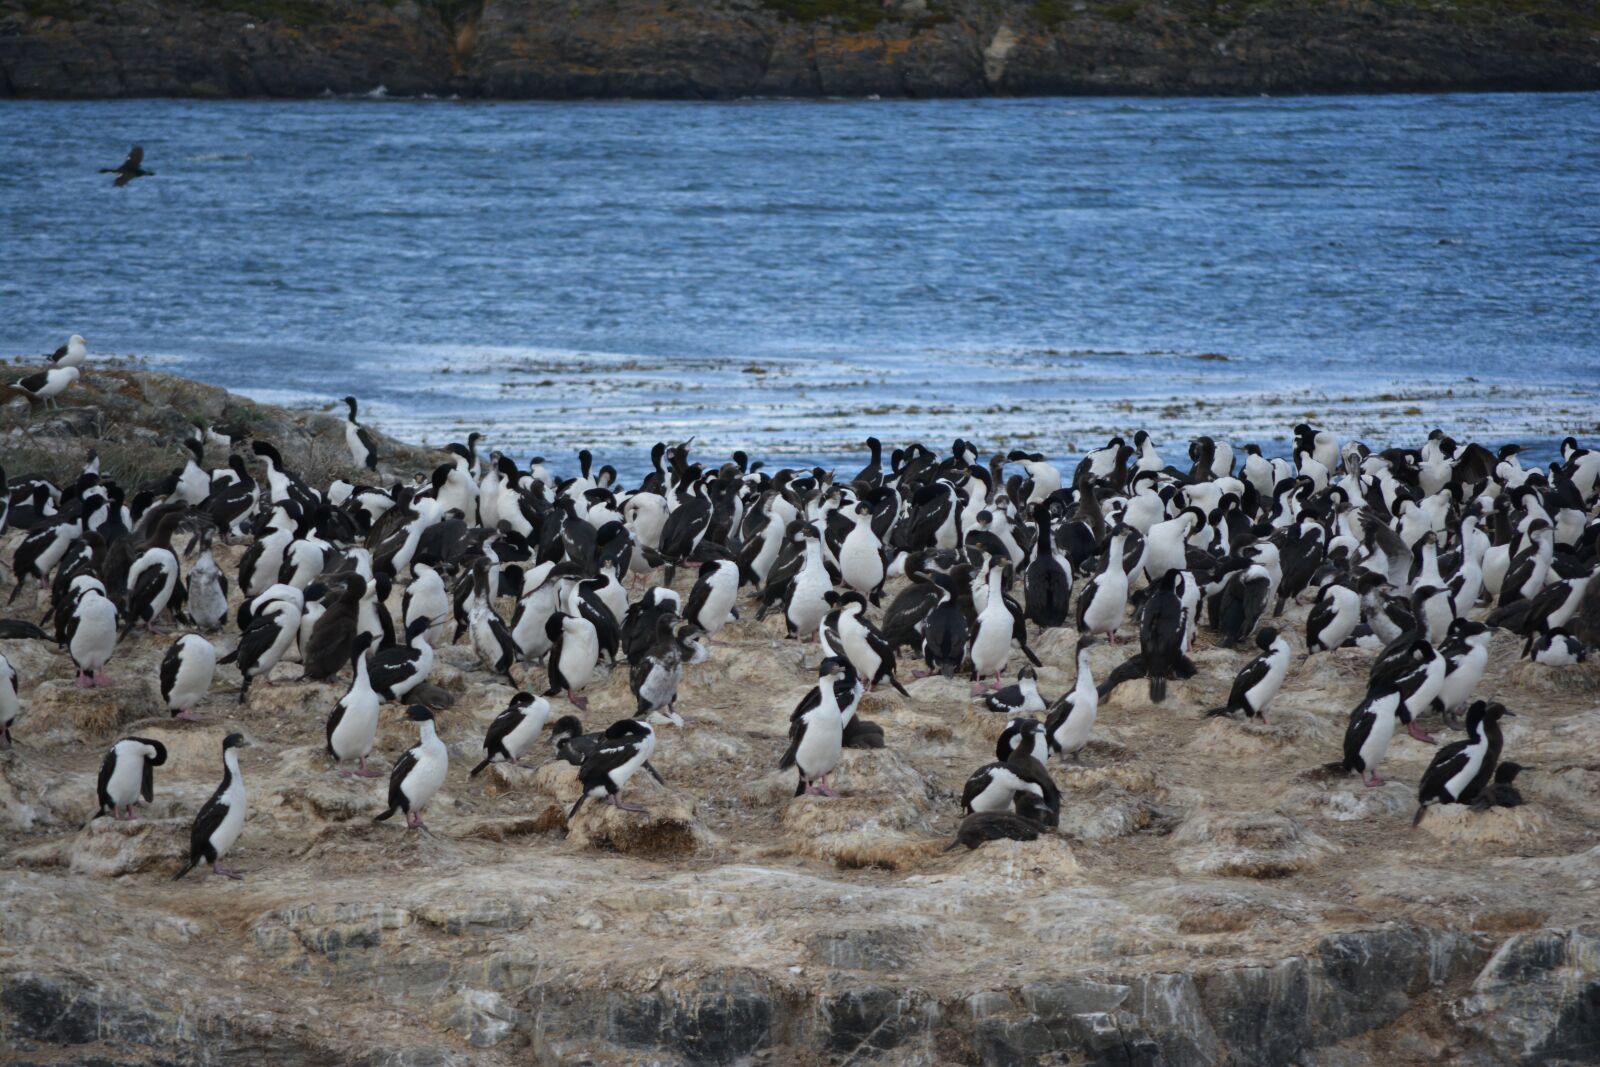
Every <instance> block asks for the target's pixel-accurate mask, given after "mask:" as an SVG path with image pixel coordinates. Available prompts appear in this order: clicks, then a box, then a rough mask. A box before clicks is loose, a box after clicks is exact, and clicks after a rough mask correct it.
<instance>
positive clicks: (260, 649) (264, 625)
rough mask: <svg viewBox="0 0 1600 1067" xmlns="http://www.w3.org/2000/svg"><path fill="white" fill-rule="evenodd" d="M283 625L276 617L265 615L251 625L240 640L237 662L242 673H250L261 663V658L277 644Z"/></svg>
mask: <svg viewBox="0 0 1600 1067" xmlns="http://www.w3.org/2000/svg"><path fill="white" fill-rule="evenodd" d="M281 625H282V624H281V623H279V622H278V618H277V616H276V615H264V616H261V617H260V618H258V619H256V620H255V621H254V622H252V623H251V625H250V629H248V630H246V631H245V632H244V636H242V637H240V638H239V648H238V650H237V662H238V664H239V670H240V671H241V672H243V673H248V672H250V671H251V670H253V669H254V668H255V665H256V664H258V663H260V662H261V657H262V656H265V655H266V654H267V652H268V651H269V650H270V649H271V648H272V646H273V645H274V644H275V643H276V642H277V640H278V634H279V633H280V632H281Z"/></svg>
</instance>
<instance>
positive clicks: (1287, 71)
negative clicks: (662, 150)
mask: <svg viewBox="0 0 1600 1067" xmlns="http://www.w3.org/2000/svg"><path fill="white" fill-rule="evenodd" d="M380 85H381V86H384V87H385V88H386V89H387V91H388V92H389V93H391V94H397V95H400V94H404V95H416V94H423V93H431V94H437V95H440V96H444V95H449V94H460V95H461V96H485V97H505V98H523V97H543V98H572V97H672V98H701V97H703V98H717V99H722V98H731V97H742V96H796V97H816V96H864V95H868V94H878V95H881V96H915V97H924V96H970V95H981V94H1011V95H1024V94H1058V93H1066V94H1102V93H1133V94H1151V93H1167V94H1177V93H1190V94H1195V93H1199V94H1209V93H1258V92H1269V93H1286V92H1386V91H1409V90H1433V89H1469V90H1478V89H1536V90H1542V89H1595V88H1600V8H1597V6H1596V4H1595V3H1594V2H1593V0H1403V2H1394V3H1385V2H1378V0H692V2H681V0H590V2H585V3H568V2H565V0H0V96H34V97H73V98H80V97H116V96H150V95H171V96H196V97H238V96H276V97H296V96H313V95H317V94H321V93H324V92H333V93H365V92H368V91H370V90H373V89H375V88H376V87H378V86H380Z"/></svg>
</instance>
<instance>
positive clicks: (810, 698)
mask: <svg viewBox="0 0 1600 1067" xmlns="http://www.w3.org/2000/svg"><path fill="white" fill-rule="evenodd" d="M821 706H822V689H821V687H820V686H815V685H814V686H812V687H811V688H810V689H807V690H806V695H805V696H803V697H801V698H800V703H798V704H796V705H795V706H794V711H792V712H790V713H789V721H790V722H799V721H800V716H802V715H804V714H805V713H806V712H808V711H810V710H811V709H812V708H819V707H821Z"/></svg>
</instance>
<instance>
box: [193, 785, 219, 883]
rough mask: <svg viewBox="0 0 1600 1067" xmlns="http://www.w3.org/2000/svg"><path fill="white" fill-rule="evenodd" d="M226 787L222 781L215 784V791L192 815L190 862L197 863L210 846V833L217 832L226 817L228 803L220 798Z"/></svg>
mask: <svg viewBox="0 0 1600 1067" xmlns="http://www.w3.org/2000/svg"><path fill="white" fill-rule="evenodd" d="M226 789H227V784H226V781H224V784H222V785H219V786H217V791H216V792H215V793H212V794H211V799H210V800H208V801H206V802H205V806H203V807H202V808H201V809H200V814H198V815H196V816H195V817H194V825H193V826H192V827H190V829H189V862H190V863H199V862H200V860H201V859H202V858H203V857H204V856H205V854H206V849H207V848H208V847H210V842H211V835H212V834H214V833H216V832H217V827H219V826H221V825H222V820H223V819H225V818H227V815H228V805H227V802H225V801H224V800H223V799H222V794H223V792H224V791H225V790H226Z"/></svg>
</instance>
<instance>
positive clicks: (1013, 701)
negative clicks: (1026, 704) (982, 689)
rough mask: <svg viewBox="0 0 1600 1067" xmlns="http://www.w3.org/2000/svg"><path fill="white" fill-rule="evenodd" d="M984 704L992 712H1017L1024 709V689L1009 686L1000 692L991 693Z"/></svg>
mask: <svg viewBox="0 0 1600 1067" xmlns="http://www.w3.org/2000/svg"><path fill="white" fill-rule="evenodd" d="M984 704H985V706H987V707H988V709H989V710H990V711H1000V712H1005V711H1015V710H1016V709H1017V708H1020V707H1022V687H1021V686H1020V685H1008V686H1006V687H1005V688H1004V689H1001V690H999V691H998V692H994V693H990V694H989V696H988V697H987V698H986V699H985V700H984Z"/></svg>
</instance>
